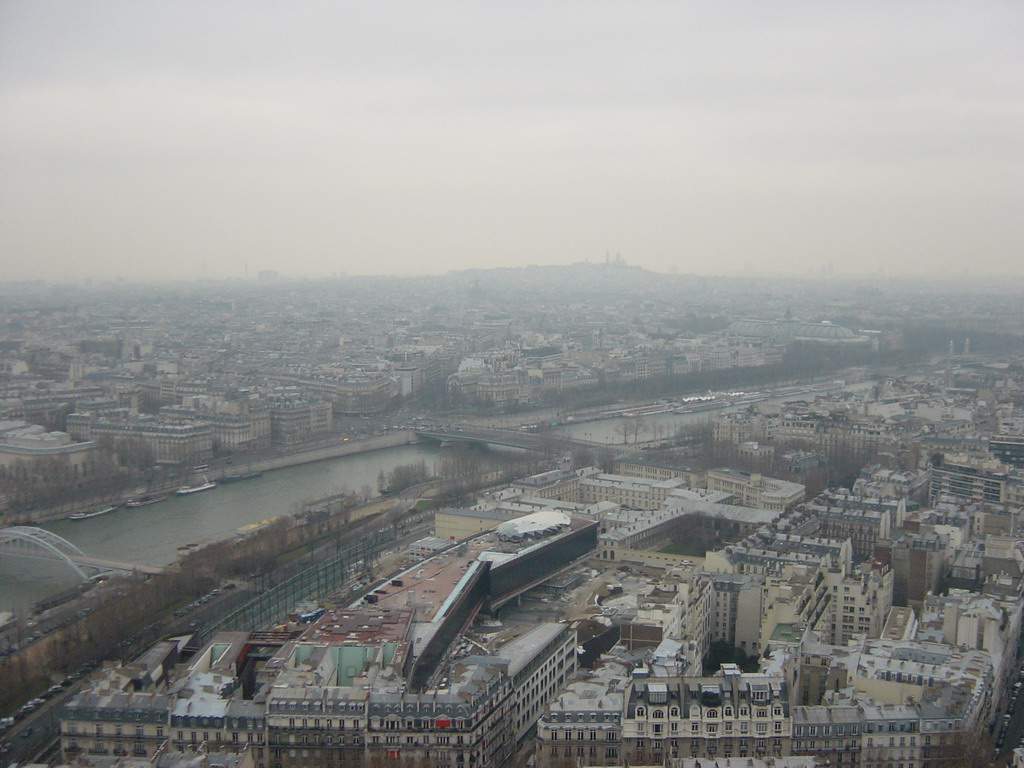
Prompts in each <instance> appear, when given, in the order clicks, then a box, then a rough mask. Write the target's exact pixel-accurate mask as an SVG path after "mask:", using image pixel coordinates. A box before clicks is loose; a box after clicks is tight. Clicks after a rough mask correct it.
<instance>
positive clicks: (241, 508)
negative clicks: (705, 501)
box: [0, 382, 871, 614]
mask: <svg viewBox="0 0 1024 768" xmlns="http://www.w3.org/2000/svg"><path fill="white" fill-rule="evenodd" d="M870 386H871V382H859V383H856V384H850V385H845V386H841V387H840V386H838V385H834V386H832V387H830V389H833V390H838V389H842V390H845V391H848V392H852V391H857V390H862V389H865V388H867V387H870ZM800 397H807V398H811V399H813V397H814V394H813V393H809V394H807V395H802V396H801V395H788V396H786V397H776V398H772V400H795V399H799V398H800ZM741 407H745V406H731V407H729V408H726V409H722V410H710V411H699V412H697V413H688V414H676V413H671V412H668V413H658V414H651V415H648V416H641V417H638V418H635V419H634V418H632V417H630V418H606V419H597V420H594V421H583V422H579V423H573V424H566V425H564V426H562V427H559V428H558V429H557V432H558V433H559V434H562V435H565V436H568V437H574V438H577V439H582V440H587V441H590V442H593V443H597V444H602V443H604V444H616V445H619V444H622V443H623V432H624V431H626V432H628V435H627V442H629V443H633V442H637V438H638V440H639V442H645V441H649V440H658V439H667V438H670V437H672V436H673V435H674V434H675V432H676V431H677V430H678V429H680V428H681V427H686V426H693V425H695V424H700V423H702V422H707V421H710V420H712V419H714V418H715V417H716V416H718V415H719V414H721V413H724V412H728V411H731V410H737V409H738V408H741ZM528 418H529V415H520V416H515V417H508V418H507V419H502V420H501V423H494V422H496V421H497V420H493V419H492V420H488V421H490V422H491V424H492V425H493V426H505V427H507V426H511V425H512V424H518V423H521V421H522V419H528ZM638 425H639V429H637V426H638ZM634 431H635V433H636V434H635V435H634ZM421 459H422V460H424V461H426V462H427V466H428V468H429V467H433V466H434V465H436V464H437V462H439V461H440V453H439V451H438V449H437V448H436V446H433V445H431V444H422V445H403V446H400V447H397V448H385V449H381V450H377V451H371V452H368V453H361V454H355V455H351V456H343V457H340V458H337V459H327V460H324V461H318V462H315V463H312V464H303V465H300V466H296V467H289V468H287V469H279V470H274V471H273V472H267V473H265V474H264V476H263V477H261V478H258V479H254V480H244V481H240V482H237V483H230V484H223V485H220V486H218V487H217V488H215V489H213V490H212V491H207V492H203V493H197V494H193V495H191V496H181V497H175V496H172V497H171V498H169V499H168V500H167V501H165V502H161V503H159V504H154V505H152V506H148V507H138V508H136V509H126V508H123V507H122V508H121V509H118V510H117V511H116V512H111V513H110V514H107V515H103V516H101V517H95V518H92V519H89V520H58V521H54V522H49V523H45V524H43V525H42V526H41V527H44V528H46V529H47V530H50V531H53V532H54V533H56V534H58V535H59V536H62V537H64V538H65V539H67V540H68V541H70V542H71V543H72V544H74V545H76V546H77V547H78V548H79V549H81V550H82V551H83V552H85V553H86V554H87V555H91V556H94V557H103V558H109V559H112V560H119V561H122V562H129V563H139V564H143V565H165V564H167V563H169V562H172V561H173V560H174V559H175V557H176V556H177V549H178V547H180V546H182V545H185V544H189V543H191V542H197V541H201V540H203V539H213V540H216V539H224V538H228V537H231V536H233V535H235V534H236V533H237V532H238V529H239V528H241V527H242V526H244V525H249V524H251V523H258V522H260V521H261V520H266V519H268V518H271V517H275V516H277V515H285V514H290V513H292V512H294V511H295V509H296V506H297V505H298V504H299V503H301V502H303V501H306V500H311V499H316V498H322V497H324V496H329V495H331V494H333V493H337V492H338V491H339V490H340V489H341V488H342V487H344V488H347V489H349V490H352V491H359V490H360V489H361V488H363V486H368V487H369V488H371V489H373V491H374V492H376V488H377V475H378V473H379V472H380V471H381V470H383V471H384V472H390V471H391V470H392V469H394V468H395V467H396V466H398V465H400V464H410V463H413V462H417V461H420V460H421ZM73 583H74V582H73V580H72V579H71V577H70V576H68V575H65V572H64V570H63V569H61V568H58V567H52V568H47V569H45V571H44V572H33V574H32V576H31V577H30V578H26V577H25V576H24V575H22V576H20V577H19V576H18V575H14V574H12V573H11V571H10V570H9V569H8V570H7V571H6V572H5V571H4V569H2V568H0V611H11V610H14V611H18V612H19V613H22V614H23V613H25V612H26V611H27V610H28V609H30V608H31V606H32V605H33V604H34V603H35V602H36V601H38V600H40V599H42V598H44V597H46V596H48V595H51V594H54V593H55V592H57V591H59V590H60V589H62V588H64V587H67V586H71V584H73Z"/></svg>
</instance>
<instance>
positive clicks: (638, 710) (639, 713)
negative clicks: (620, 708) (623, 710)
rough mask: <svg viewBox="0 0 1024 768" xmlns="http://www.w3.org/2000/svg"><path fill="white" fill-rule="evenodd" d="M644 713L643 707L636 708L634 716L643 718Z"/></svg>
mask: <svg viewBox="0 0 1024 768" xmlns="http://www.w3.org/2000/svg"><path fill="white" fill-rule="evenodd" d="M645 711H646V710H644V708H643V707H637V708H636V716H637V717H643V716H644V713H645Z"/></svg>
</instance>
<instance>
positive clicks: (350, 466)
mask: <svg viewBox="0 0 1024 768" xmlns="http://www.w3.org/2000/svg"><path fill="white" fill-rule="evenodd" d="M420 460H423V461H425V462H426V463H427V467H428V469H429V468H432V467H433V466H434V465H435V464H436V463H437V462H438V461H439V460H440V453H439V451H438V449H437V447H436V446H434V445H431V444H422V445H403V446H399V447H397V448H385V449H382V450H379V451H371V452H369V453H360V454H354V455H351V456H342V457H339V458H337V459H327V460H325V461H318V462H315V463H313V464H303V465H300V466H296V467H288V468H287V469H278V470H274V471H273V472H267V473H265V474H264V475H263V477H260V478H255V479H252V480H242V481H239V482H235V483H227V484H221V485H219V486H217V488H214V489H213V490H210V491H203V492H202V493H195V494H192V495H190V496H173V495H172V496H171V497H170V498H168V499H167V501H163V502H160V503H159V504H152V505H150V506H146V507H136V508H135V509H127V508H125V507H121V508H120V509H118V510H116V511H115V512H111V513H109V514H106V515H102V516H100V517H94V518H90V519H88V520H56V521H53V522H48V523H43V524H42V525H41V526H40V527H42V528H45V529H47V530H49V531H53V532H54V533H56V534H57V535H58V536H62V537H63V538H65V539H67V540H68V541H70V542H71V543H72V544H74V545H75V546H77V547H78V548H79V549H81V550H82V551H83V552H84V553H85V554H87V555H90V556H92V557H102V558H106V559H110V560H118V561H121V562H128V563H138V564H141V565H166V564H167V563H170V562H172V561H173V560H174V559H175V558H176V557H177V550H178V547H180V546H183V545H186V544H190V543H192V542H198V541H202V540H204V539H213V540H216V539H225V538H229V537H231V536H234V535H235V534H236V533H237V532H238V529H239V528H241V527H242V526H245V525H250V524H252V523H258V522H260V521H262V520H266V519H268V518H272V517H276V516H277V515H287V514H291V513H293V512H295V511H296V509H297V508H298V506H299V505H300V504H301V503H302V502H303V501H308V500H312V499H316V498H322V497H324V496H329V495H331V494H334V493H338V492H339V491H341V490H343V489H347V490H350V491H356V492H358V491H359V490H360V489H362V488H363V487H364V486H366V487H368V488H370V489H372V492H373V493H376V491H377V475H378V473H379V472H380V471H381V470H383V471H384V472H390V471H391V470H393V469H394V468H395V467H396V466H399V465H401V464H412V463H414V462H418V461H420ZM10 560H11V562H10V563H5V564H0V611H17V612H19V613H22V614H23V613H24V612H25V611H27V610H28V609H30V608H31V607H32V605H33V604H34V603H35V602H36V601H38V600H40V599H42V598H44V597H47V596H48V595H51V594H54V593H55V592H57V591H59V590H61V589H63V588H65V587H68V586H71V585H72V584H74V578H73V576H72V575H71V572H70V571H66V572H65V569H63V568H60V567H56V566H47V567H44V568H42V569H40V568H38V567H36V566H34V565H33V566H32V568H31V571H28V572H23V571H22V570H21V568H19V565H22V566H23V565H24V563H26V562H27V561H21V563H19V562H16V560H20V558H19V559H15V558H11V559H10Z"/></svg>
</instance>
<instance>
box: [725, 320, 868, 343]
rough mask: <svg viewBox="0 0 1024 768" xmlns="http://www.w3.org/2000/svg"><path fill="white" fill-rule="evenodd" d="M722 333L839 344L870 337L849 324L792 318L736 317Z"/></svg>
mask: <svg viewBox="0 0 1024 768" xmlns="http://www.w3.org/2000/svg"><path fill="white" fill-rule="evenodd" d="M723 334H724V335H726V336H738V337H742V338H748V339H761V340H762V341H766V342H769V343H773V344H789V343H791V342H794V341H804V342H812V343H817V344H829V345H833V346H834V345H842V346H860V345H863V346H869V345H870V344H871V339H870V338H868V337H867V336H860V335H858V334H856V333H854V332H853V331H851V330H850V329H849V328H846V327H844V326H842V325H836V324H835V323H830V322H829V321H828V320H823V321H822V322H820V323H809V322H805V321H803V320H797V319H796V318H791V317H787V318H780V319H778V320H737V321H736V322H735V323H732V324H731V325H730V326H729V327H728V328H726V329H725V330H724V331H723Z"/></svg>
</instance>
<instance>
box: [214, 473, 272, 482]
mask: <svg viewBox="0 0 1024 768" xmlns="http://www.w3.org/2000/svg"><path fill="white" fill-rule="evenodd" d="M257 477H263V473H262V472H246V473H245V474H243V475H224V477H222V478H221V479H220V481H221V482H222V483H237V482H238V481H239V480H255V479H256V478H257Z"/></svg>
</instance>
